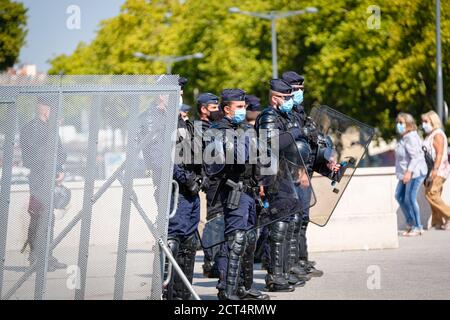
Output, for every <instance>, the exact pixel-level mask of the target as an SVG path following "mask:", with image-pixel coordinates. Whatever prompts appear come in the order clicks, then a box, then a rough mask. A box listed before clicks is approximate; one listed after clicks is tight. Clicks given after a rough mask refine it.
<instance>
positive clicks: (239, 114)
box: [231, 108, 247, 124]
mask: <svg viewBox="0 0 450 320" xmlns="http://www.w3.org/2000/svg"><path fill="white" fill-rule="evenodd" d="M246 114H247V112H246V111H245V108H241V109H236V110H235V111H234V115H233V116H232V117H231V121H232V122H233V123H236V124H237V123H241V122H242V121H244V120H245V115H246Z"/></svg>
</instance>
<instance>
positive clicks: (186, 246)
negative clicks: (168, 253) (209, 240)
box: [180, 232, 199, 252]
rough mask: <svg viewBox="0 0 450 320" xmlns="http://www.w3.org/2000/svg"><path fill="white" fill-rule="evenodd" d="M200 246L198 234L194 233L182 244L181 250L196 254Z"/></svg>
mask: <svg viewBox="0 0 450 320" xmlns="http://www.w3.org/2000/svg"><path fill="white" fill-rule="evenodd" d="M198 245H199V239H198V236H197V232H194V233H193V234H191V235H190V236H189V237H187V238H185V239H184V240H183V241H182V242H181V244H180V249H181V250H183V251H189V252H192V251H193V252H195V251H197V247H198Z"/></svg>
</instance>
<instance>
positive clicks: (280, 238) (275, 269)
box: [255, 79, 305, 291]
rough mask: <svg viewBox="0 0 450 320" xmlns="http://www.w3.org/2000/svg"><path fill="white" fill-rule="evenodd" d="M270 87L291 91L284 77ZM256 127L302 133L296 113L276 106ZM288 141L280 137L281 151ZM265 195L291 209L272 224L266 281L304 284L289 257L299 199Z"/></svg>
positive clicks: (273, 286)
mask: <svg viewBox="0 0 450 320" xmlns="http://www.w3.org/2000/svg"><path fill="white" fill-rule="evenodd" d="M271 89H272V90H273V91H277V92H281V93H284V94H288V93H291V87H290V85H289V84H288V83H286V82H285V81H283V80H278V79H274V80H272V81H271ZM255 127H256V130H257V132H259V130H261V129H265V130H267V131H268V133H269V134H268V135H269V137H270V135H271V132H273V131H274V130H279V132H290V133H291V134H292V136H293V137H294V138H298V137H299V136H300V135H301V132H300V129H299V127H298V123H297V121H296V117H295V116H294V114H293V113H292V112H281V111H280V110H278V109H277V108H274V107H269V108H266V109H265V110H263V112H262V113H261V114H260V115H259V116H258V118H257V120H256V125H255ZM288 143H291V142H288V141H284V139H283V138H282V137H280V141H279V148H280V151H281V152H282V151H283V149H284V148H286V147H287V144H288ZM266 196H267V198H268V200H269V205H270V207H271V208H272V209H273V208H275V209H278V210H279V211H280V212H285V213H286V214H285V215H286V216H288V215H289V213H291V215H290V216H288V217H287V218H285V219H283V220H281V221H277V222H274V223H272V224H271V225H270V231H269V245H270V262H269V265H268V275H267V277H266V284H267V287H268V288H269V290H270V291H292V290H294V288H293V287H292V286H291V285H294V284H297V285H303V284H304V282H305V279H302V278H300V277H297V276H296V275H294V274H291V272H290V269H291V267H292V262H293V260H292V259H291V258H290V254H291V252H290V243H291V241H292V240H293V239H292V238H293V237H294V230H293V229H292V228H293V226H294V224H295V223H297V222H296V221H297V220H298V219H299V217H300V215H299V213H300V210H301V204H300V202H299V201H298V200H296V199H285V198H280V196H279V195H275V196H271V194H270V193H268V194H266Z"/></svg>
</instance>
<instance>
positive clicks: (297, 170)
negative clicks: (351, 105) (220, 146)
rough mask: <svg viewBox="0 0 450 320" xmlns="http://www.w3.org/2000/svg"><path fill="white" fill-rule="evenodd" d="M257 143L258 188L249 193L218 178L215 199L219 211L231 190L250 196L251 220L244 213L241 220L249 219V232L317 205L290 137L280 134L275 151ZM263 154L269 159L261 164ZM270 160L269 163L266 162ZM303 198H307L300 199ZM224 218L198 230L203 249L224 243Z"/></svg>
mask: <svg viewBox="0 0 450 320" xmlns="http://www.w3.org/2000/svg"><path fill="white" fill-rule="evenodd" d="M259 140H260V141H259V150H258V151H259V157H258V161H257V164H256V167H255V168H256V169H255V172H256V174H255V181H256V182H257V185H258V186H256V187H255V188H253V190H252V191H249V190H248V188H246V187H244V186H243V184H242V185H239V184H236V183H232V182H231V183H230V181H229V179H227V176H226V174H225V175H222V176H221V178H220V182H219V185H218V191H217V192H216V193H217V197H216V198H217V199H215V200H216V201H221V204H222V208H225V206H227V200H228V197H229V196H230V193H231V192H233V188H234V189H235V190H240V189H241V188H242V187H243V188H242V189H244V191H243V192H246V193H248V194H251V196H252V197H254V199H255V204H256V208H257V210H256V216H254V217H252V216H249V217H247V216H245V214H244V212H243V219H249V223H248V224H247V225H248V226H249V228H248V230H251V229H255V228H261V227H264V226H266V225H269V224H271V223H273V222H275V221H279V220H283V219H286V218H288V217H289V216H291V215H293V214H296V213H300V214H301V213H302V212H303V211H304V210H307V209H308V208H310V207H311V206H313V205H314V204H315V202H316V200H315V199H316V198H315V195H314V192H313V190H312V187H311V181H310V178H309V176H308V174H307V167H306V165H305V162H304V160H303V158H302V155H301V153H300V152H299V150H298V148H297V145H296V142H295V140H294V138H293V137H292V135H291V134H290V133H283V134H281V135H279V136H277V137H275V140H277V147H276V148H269V149H265V148H264V147H262V144H265V141H264V140H262V141H261V139H259ZM272 141H274V140H272ZM279 141H283V142H282V143H281V142H279ZM271 146H273V144H271ZM278 147H279V148H278ZM264 150H270V151H268V152H267V154H268V155H270V156H269V157H268V158H266V160H264V161H263V160H262V158H264V157H261V152H265V151H264ZM269 158H270V161H267V159H269ZM303 194H309V195H310V196H309V198H308V199H303V196H302V195H303ZM305 200H306V201H305ZM213 204H215V203H213ZM226 218H227V217H226V216H225V214H224V213H223V211H222V213H220V214H217V215H216V216H215V217H213V218H211V219H210V220H208V221H207V222H206V224H205V225H204V227H203V228H201V232H200V234H201V235H200V236H201V239H202V246H203V248H211V247H214V246H216V245H218V244H220V243H222V242H224V241H225V224H226Z"/></svg>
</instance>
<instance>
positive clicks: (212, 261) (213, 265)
mask: <svg viewBox="0 0 450 320" xmlns="http://www.w3.org/2000/svg"><path fill="white" fill-rule="evenodd" d="M197 109H198V114H199V116H200V121H201V127H200V128H201V131H202V132H201V136H202V137H203V136H204V135H205V132H206V131H207V130H208V129H209V128H210V127H211V125H212V123H213V122H216V121H219V120H221V119H222V118H223V113H222V111H221V110H220V109H219V97H217V96H216V95H215V94H212V93H209V92H206V93H202V94H200V95H199V96H198V97H197ZM204 179H207V178H206V177H204ZM218 182H219V181H218V180H217V179H215V178H210V179H208V189H207V190H206V206H207V207H206V220H207V221H210V220H211V219H213V218H214V217H216V216H217V215H219V214H223V207H222V203H221V202H220V201H216V202H215V203H214V204H213V198H214V195H215V194H216V191H217V187H218ZM219 249H220V246H219V245H218V246H214V247H212V248H208V249H204V250H203V252H204V260H203V261H204V263H203V266H202V268H203V275H204V276H206V277H208V278H218V277H219V270H218V268H217V253H218V251H219Z"/></svg>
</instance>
